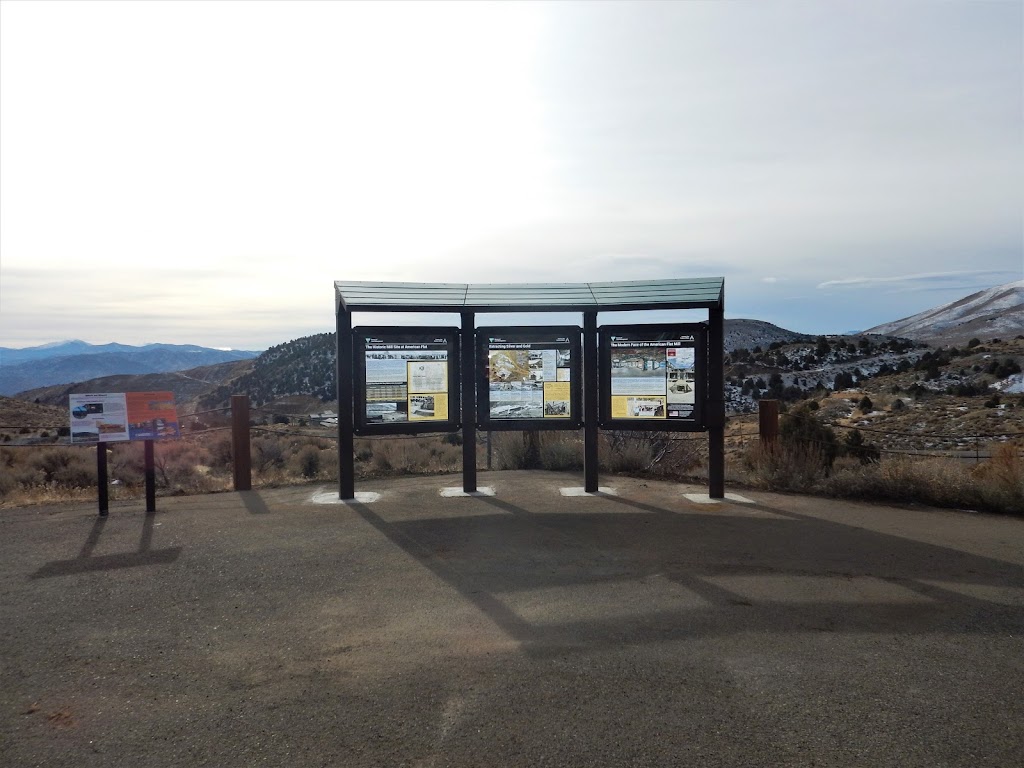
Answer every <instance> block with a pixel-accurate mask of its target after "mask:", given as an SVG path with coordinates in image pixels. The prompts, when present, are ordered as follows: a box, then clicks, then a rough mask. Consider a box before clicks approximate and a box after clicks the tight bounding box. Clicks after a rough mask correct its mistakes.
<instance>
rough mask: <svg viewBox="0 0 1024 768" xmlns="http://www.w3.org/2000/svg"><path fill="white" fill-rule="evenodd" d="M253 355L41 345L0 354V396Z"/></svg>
mask: <svg viewBox="0 0 1024 768" xmlns="http://www.w3.org/2000/svg"><path fill="white" fill-rule="evenodd" d="M258 354H259V353H257V352H248V351H244V350H221V349H210V348H208V347H199V346H195V345H192V344H147V345H145V346H141V347H132V346H128V345H125V344H100V345H93V344H86V343H85V342H82V341H69V342H61V343H59V344H46V345H43V346H40V347H29V348H27V349H9V348H0V394H3V395H13V394H17V393H19V392H25V391H26V390H30V389H38V388H40V387H46V386H50V385H56V384H70V383H74V382H83V381H88V380H90V379H97V378H100V377H105V376H115V375H133V374H135V375H137V374H151V373H166V372H169V371H187V370H190V369H194V368H199V367H202V366H208V365H216V364H219V363H227V362H235V361H239V360H251V359H253V358H255V357H256V356H257V355H258Z"/></svg>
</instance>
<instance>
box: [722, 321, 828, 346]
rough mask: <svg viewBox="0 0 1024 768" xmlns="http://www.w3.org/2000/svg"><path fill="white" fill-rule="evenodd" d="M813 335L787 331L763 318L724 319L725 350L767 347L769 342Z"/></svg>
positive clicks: (789, 341)
mask: <svg viewBox="0 0 1024 768" xmlns="http://www.w3.org/2000/svg"><path fill="white" fill-rule="evenodd" d="M813 339H814V337H813V336H808V335H807V334H805V333H797V332H796V331H787V330H786V329H785V328H780V327H779V326H777V325H772V324H771V323H766V322H765V321H764V320H745V319H735V320H726V321H725V351H726V352H732V351H733V350H735V349H753V348H754V347H762V348H764V347H768V346H769V345H771V344H776V343H780V342H781V343H783V344H789V343H792V342H795V341H810V340H813Z"/></svg>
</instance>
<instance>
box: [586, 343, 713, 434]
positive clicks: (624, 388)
mask: <svg viewBox="0 0 1024 768" xmlns="http://www.w3.org/2000/svg"><path fill="white" fill-rule="evenodd" d="M600 341H601V392H602V393H603V394H602V396H601V426H602V427H604V428H606V429H663V430H699V429H703V428H704V427H703V402H704V397H705V394H704V392H705V371H706V364H705V352H706V348H707V344H706V330H705V326H704V325H699V324H688V325H621V326H605V327H602V328H601V329H600Z"/></svg>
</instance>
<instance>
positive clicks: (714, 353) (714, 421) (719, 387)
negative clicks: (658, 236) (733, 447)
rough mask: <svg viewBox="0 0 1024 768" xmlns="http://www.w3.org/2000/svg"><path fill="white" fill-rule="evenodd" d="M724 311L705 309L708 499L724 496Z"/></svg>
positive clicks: (722, 309)
mask: <svg viewBox="0 0 1024 768" xmlns="http://www.w3.org/2000/svg"><path fill="white" fill-rule="evenodd" d="M724 347H725V309H724V307H716V308H712V309H709V310H708V395H707V407H708V415H707V423H708V496H710V497H711V498H712V499H721V498H724V497H725V350H724Z"/></svg>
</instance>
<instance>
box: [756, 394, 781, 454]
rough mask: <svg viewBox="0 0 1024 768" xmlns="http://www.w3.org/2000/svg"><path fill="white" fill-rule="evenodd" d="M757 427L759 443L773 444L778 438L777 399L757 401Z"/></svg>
mask: <svg viewBox="0 0 1024 768" xmlns="http://www.w3.org/2000/svg"><path fill="white" fill-rule="evenodd" d="M757 427H758V430H757V431H758V435H759V436H760V438H761V445H774V444H775V442H776V441H777V440H778V439H779V401H778V400H759V401H758V403H757Z"/></svg>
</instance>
